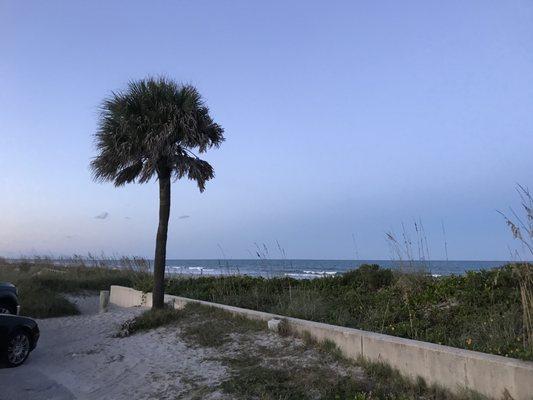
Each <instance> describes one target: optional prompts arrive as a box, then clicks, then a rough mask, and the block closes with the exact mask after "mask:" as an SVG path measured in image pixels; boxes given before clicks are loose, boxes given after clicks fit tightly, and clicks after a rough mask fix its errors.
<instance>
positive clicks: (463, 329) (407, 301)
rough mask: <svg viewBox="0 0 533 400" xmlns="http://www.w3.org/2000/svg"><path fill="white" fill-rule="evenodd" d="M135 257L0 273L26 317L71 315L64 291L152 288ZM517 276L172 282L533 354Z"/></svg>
mask: <svg viewBox="0 0 533 400" xmlns="http://www.w3.org/2000/svg"><path fill="white" fill-rule="evenodd" d="M128 263H129V268H127V269H122V270H119V269H112V268H109V266H104V265H100V266H97V267H95V266H88V265H85V264H83V263H81V262H73V263H72V264H73V265H70V266H69V267H59V266H57V265H53V264H52V263H51V262H50V261H49V260H41V261H39V260H37V261H35V260H32V261H31V262H17V263H7V262H4V261H1V260H0V281H10V282H13V283H15V284H16V285H17V286H18V288H19V293H20V300H21V303H22V310H23V313H24V314H25V315H29V316H33V317H38V318H45V317H54V316H61V315H70V314H76V313H77V312H78V311H77V309H76V307H75V306H74V305H73V304H71V303H70V302H69V301H68V300H67V299H66V298H65V297H64V296H63V294H64V293H73V292H79V291H84V290H95V291H96V290H103V289H109V286H110V285H123V286H130V287H132V286H133V287H136V288H137V289H140V290H144V291H150V290H151V285H152V278H151V276H150V275H149V274H148V273H147V272H146V266H145V265H142V263H140V264H139V263H135V262H131V260H129V261H128V260H123V262H122V264H128ZM528 268H533V265H531V264H530V265H529V266H528ZM518 280H519V278H518V276H517V274H516V273H515V268H514V267H513V266H511V265H507V266H503V267H501V268H497V269H493V270H487V271H478V272H468V273H467V274H465V275H461V276H446V277H439V278H434V277H432V276H430V275H427V274H423V273H401V272H396V271H391V270H389V269H383V268H380V267H379V266H377V265H363V266H361V267H360V268H358V269H356V270H353V271H350V272H348V273H346V274H344V275H341V276H336V277H325V278H321V279H313V280H296V279H292V278H273V279H264V278H255V277H247V276H226V277H184V276H178V277H174V278H171V279H168V280H167V293H169V294H175V295H179V296H184V297H190V298H195V299H200V300H207V301H212V302H217V303H223V304H229V305H234V306H238V307H244V308H250V309H255V310H261V311H267V312H272V313H276V314H281V315H286V316H292V317H297V318H303V319H308V320H313V321H319V322H325V323H330V324H336V325H342V326H348V327H354V328H359V329H365V330H369V331H374V332H382V333H386V334H390V335H396V336H401V337H406V338H413V339H417V340H424V341H428V342H433V343H440V344H445V345H449V346H454V347H459V348H466V349H471V350H477V351H482V352H486V353H492V354H499V355H504V356H509V357H515V358H521V359H525V360H533V351H532V350H531V346H528V345H526V343H525V337H524V335H525V334H526V329H525V328H524V318H523V315H524V314H523V311H524V310H523V307H522V303H521V293H520V285H519V282H518Z"/></svg>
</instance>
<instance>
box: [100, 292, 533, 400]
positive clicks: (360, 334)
mask: <svg viewBox="0 0 533 400" xmlns="http://www.w3.org/2000/svg"><path fill="white" fill-rule="evenodd" d="M110 302H111V303H112V304H116V305H118V306H122V307H135V306H147V307H149V306H151V304H152V294H151V293H146V294H143V293H142V292H140V291H136V290H133V289H130V288H125V287H121V286H111V296H110ZM165 302H171V303H173V304H174V307H175V308H177V309H180V308H183V307H185V305H186V304H187V303H191V302H194V303H200V304H204V305H207V306H210V307H217V308H222V309H224V310H226V311H229V312H230V313H232V314H234V315H239V316H245V317H247V318H250V319H255V320H261V321H268V320H270V319H272V318H280V319H284V320H285V321H286V322H287V324H288V327H289V329H290V330H291V331H293V332H295V333H297V334H300V335H302V334H304V332H307V333H308V334H310V335H311V336H312V337H313V338H315V339H316V340H318V341H323V340H331V341H332V342H334V343H335V344H336V345H337V346H338V347H339V348H340V350H341V351H342V352H343V354H344V355H345V356H347V357H353V358H357V357H360V356H363V357H365V358H367V359H368V360H370V361H381V362H385V363H387V364H389V365H390V366H392V367H394V368H397V369H398V370H399V371H400V372H401V373H402V374H403V375H405V376H408V377H410V378H416V377H418V376H420V377H422V378H424V379H425V380H426V382H428V383H430V384H438V385H440V386H442V387H445V388H447V389H449V390H452V391H455V392H457V391H460V390H461V389H471V390H474V391H476V392H479V393H481V394H483V395H485V396H487V397H489V398H501V397H502V396H503V394H504V393H505V392H507V393H508V394H509V395H511V396H512V398H513V399H515V400H531V399H533V363H532V362H526V361H520V360H516V359H512V358H507V357H500V356H495V355H491V354H485V353H479V352H475V351H469V350H463V349H457V348H454V347H448V346H442V345H438V344H433V343H427V342H420V341H417V340H411V339H403V338H399V337H395V336H389V335H383V334H379V333H373V332H366V331H362V330H359V329H352V328H345V327H341V326H335V325H328V324H322V323H319V322H312V321H306V320H302V319H297V318H290V317H284V316H281V315H275V314H270V313H265V312H261V311H254V310H248V309H244V308H238V307H232V306H227V305H224V304H217V303H209V302H206V301H200V300H193V299H187V298H184V297H178V296H171V295H165Z"/></svg>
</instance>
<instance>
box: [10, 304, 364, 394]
mask: <svg viewBox="0 0 533 400" xmlns="http://www.w3.org/2000/svg"><path fill="white" fill-rule="evenodd" d="M74 300H76V299H74ZM77 303H78V308H79V309H80V310H82V312H83V313H84V314H82V315H78V316H72V317H61V318H50V319H44V320H39V321H38V322H39V326H40V328H41V338H40V341H39V344H38V346H37V348H36V350H34V352H33V353H32V354H31V355H30V357H29V358H28V360H27V361H26V363H25V364H24V365H23V366H21V367H19V368H0V388H1V390H0V400H14V399H17V400H26V399H31V400H41V399H42V400H44V399H47V400H51V399H54V400H63V399H95V400H96V399H98V400H101V399H113V400H122V399H124V400H126V399H127V400H131V399H236V398H237V399H238V398H250V399H251V398H270V397H263V392H264V391H265V390H266V389H265V388H268V390H266V391H267V392H269V394H274V395H276V396H277V394H279V395H291V394H294V395H298V396H300V397H298V398H321V397H323V395H325V393H324V390H326V389H327V388H330V387H331V388H337V389H339V385H341V386H343V385H346V382H348V383H350V386H351V385H353V384H357V385H359V384H361V385H363V386H366V384H367V382H366V378H365V375H364V373H363V372H362V370H361V369H360V368H359V367H355V366H342V365H341V364H339V363H338V362H337V360H335V357H333V356H332V355H331V354H325V353H324V352H320V351H318V350H316V349H315V348H314V347H313V346H310V345H308V344H305V343H304V342H303V341H302V340H300V339H295V338H293V337H282V336H280V335H278V334H276V333H273V332H269V331H268V330H266V329H265V327H262V326H259V325H258V323H257V322H252V321H248V320H242V319H241V320H235V319H232V318H230V317H228V315H223V314H220V312H219V311H216V310H214V309H210V308H207V307H197V308H196V309H194V308H192V309H189V310H187V309H186V310H185V311H183V312H182V313H183V316H182V317H181V319H179V320H178V321H177V322H176V323H175V324H174V325H169V326H166V327H160V328H157V329H154V330H150V331H145V332H139V333H136V334H132V335H130V336H127V337H122V338H120V337H117V336H116V335H117V333H118V331H119V327H120V326H121V324H122V323H123V322H125V321H127V320H128V319H131V318H133V317H135V316H136V315H138V314H140V313H141V312H142V311H143V310H142V309H139V308H129V309H123V308H117V307H113V308H111V309H110V311H109V312H107V313H104V314H98V313H96V305H97V304H98V299H97V298H96V297H94V296H93V297H90V298H87V299H82V300H80V301H78V302H77ZM88 303H90V304H94V307H92V306H87V304H88ZM347 377H349V379H347ZM354 378H355V380H354ZM354 382H355V383H354ZM337 389H335V390H337ZM340 389H342V390H344V389H343V388H342V387H340ZM346 389H348V388H346ZM350 389H354V388H353V387H352V388H350ZM327 390H329V389H327ZM265 394H266V395H268V394H267V393H265ZM276 398H278V397H276Z"/></svg>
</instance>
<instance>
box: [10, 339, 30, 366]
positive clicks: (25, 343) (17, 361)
mask: <svg viewBox="0 0 533 400" xmlns="http://www.w3.org/2000/svg"><path fill="white" fill-rule="evenodd" d="M30 348H31V341H30V336H29V335H28V334H27V333H26V332H24V331H16V332H15V333H14V334H13V335H11V337H10V338H9V341H8V344H7V352H6V361H7V365H8V366H10V367H18V366H19V365H22V364H23V363H24V361H26V358H28V356H29V355H30Z"/></svg>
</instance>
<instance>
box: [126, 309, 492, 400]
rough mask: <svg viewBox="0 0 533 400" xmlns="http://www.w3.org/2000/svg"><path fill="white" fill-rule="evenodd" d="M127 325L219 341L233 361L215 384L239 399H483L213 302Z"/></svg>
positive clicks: (225, 359)
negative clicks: (271, 327) (279, 331)
mask: <svg viewBox="0 0 533 400" xmlns="http://www.w3.org/2000/svg"><path fill="white" fill-rule="evenodd" d="M127 325H128V326H129V327H131V326H136V327H137V328H140V327H142V329H137V330H136V331H141V330H145V329H149V328H158V327H161V326H163V325H174V326H175V327H176V332H177V333H176V334H177V335H178V336H179V337H180V338H182V339H183V340H184V341H185V342H186V343H187V344H188V345H190V346H193V347H198V348H210V349H216V351H217V353H216V354H217V355H216V356H215V357H214V359H213V360H216V361H219V362H221V363H222V364H223V365H224V366H225V367H226V368H227V370H228V376H227V377H226V379H224V380H223V381H222V382H221V383H220V385H219V387H218V388H215V389H218V390H221V391H222V392H224V393H226V394H228V395H230V396H231V397H232V398H236V399H251V398H254V399H263V400H278V399H296V400H308V399H331V400H335V399H355V400H378V399H391V400H406V399H419V400H467V399H468V400H474V399H483V397H481V396H479V395H477V394H475V393H472V392H464V393H461V394H459V395H457V394H452V393H451V392H449V391H447V390H445V389H443V388H441V387H439V386H435V385H428V384H426V382H425V381H424V380H423V379H417V380H410V379H407V378H405V377H403V376H402V375H401V374H400V373H399V372H398V371H397V370H395V369H393V368H391V367H389V366H387V365H386V364H382V363H373V362H369V361H367V360H365V359H362V358H360V359H358V360H350V359H347V358H345V357H343V356H342V354H341V351H340V350H339V349H338V347H337V346H336V345H335V344H334V343H333V342H330V341H324V342H317V341H315V340H313V339H312V338H311V337H310V336H307V337H304V339H303V340H300V339H296V338H291V337H287V336H285V337H281V336H277V335H276V334H274V333H271V332H269V331H268V330H267V329H266V323H265V322H264V321H252V320H248V319H246V318H243V317H241V316H235V315H233V314H231V313H230V312H228V311H225V310H221V309H218V308H214V307H208V306H205V305H200V304H194V303H189V304H188V305H187V306H186V307H185V308H184V309H183V310H172V309H164V310H155V311H152V310H148V311H145V312H144V313H143V314H140V315H139V316H137V317H136V318H134V319H133V320H130V322H128V323H127ZM276 337H277V339H276Z"/></svg>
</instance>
